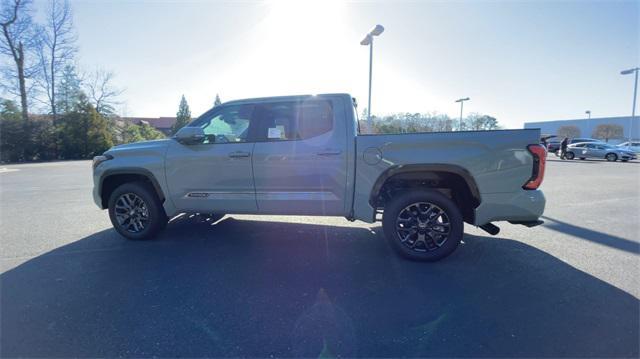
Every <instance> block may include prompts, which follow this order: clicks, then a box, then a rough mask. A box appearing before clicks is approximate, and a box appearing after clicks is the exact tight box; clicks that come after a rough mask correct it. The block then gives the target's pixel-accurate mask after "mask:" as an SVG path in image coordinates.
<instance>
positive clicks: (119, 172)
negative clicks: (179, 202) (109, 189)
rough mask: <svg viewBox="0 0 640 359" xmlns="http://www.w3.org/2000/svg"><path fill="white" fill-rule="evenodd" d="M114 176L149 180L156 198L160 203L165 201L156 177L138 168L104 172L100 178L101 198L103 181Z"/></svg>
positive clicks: (146, 170) (115, 169)
mask: <svg viewBox="0 0 640 359" xmlns="http://www.w3.org/2000/svg"><path fill="white" fill-rule="evenodd" d="M114 175H139V176H144V177H146V178H147V179H148V180H149V182H151V184H152V185H153V189H154V190H155V192H156V194H157V195H158V198H159V199H160V203H162V202H164V200H165V196H164V192H162V187H160V183H159V182H158V180H157V179H156V177H155V176H154V175H153V173H151V171H149V170H148V169H145V168H138V167H123V168H114V169H108V170H106V171H104V172H103V173H102V175H101V176H100V196H102V189H103V184H104V181H105V179H107V178H108V177H111V176H114ZM103 200H104V199H103Z"/></svg>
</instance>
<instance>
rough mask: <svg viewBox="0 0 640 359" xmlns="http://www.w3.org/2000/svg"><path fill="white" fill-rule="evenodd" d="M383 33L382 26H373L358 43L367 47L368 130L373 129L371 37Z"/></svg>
mask: <svg viewBox="0 0 640 359" xmlns="http://www.w3.org/2000/svg"><path fill="white" fill-rule="evenodd" d="M383 31H384V27H383V26H382V25H376V26H374V27H373V28H372V29H371V30H370V31H369V32H368V33H367V35H366V36H365V37H364V39H362V41H360V45H364V46H367V45H369V105H368V106H367V124H368V125H369V130H372V129H373V123H371V77H372V74H373V37H374V36H380V34H382V32H383Z"/></svg>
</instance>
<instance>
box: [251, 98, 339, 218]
mask: <svg viewBox="0 0 640 359" xmlns="http://www.w3.org/2000/svg"><path fill="white" fill-rule="evenodd" d="M340 105H341V104H340V103H338V102H337V100H334V99H332V98H331V97H309V98H303V99H299V100H296V101H290V100H276V101H270V102H266V103H260V104H256V108H255V110H254V118H256V119H257V120H258V125H257V130H256V131H257V133H256V145H255V147H254V151H253V171H254V179H255V186H256V200H257V202H258V211H259V213H264V214H299V215H340V216H343V215H346V208H345V203H346V202H345V197H346V193H347V192H346V183H347V153H346V147H347V144H346V143H347V134H346V133H347V131H346V128H345V126H344V114H343V113H342V111H340V109H342V107H341V106H340ZM339 120H342V122H340V121H339ZM340 124H342V126H341V125H340Z"/></svg>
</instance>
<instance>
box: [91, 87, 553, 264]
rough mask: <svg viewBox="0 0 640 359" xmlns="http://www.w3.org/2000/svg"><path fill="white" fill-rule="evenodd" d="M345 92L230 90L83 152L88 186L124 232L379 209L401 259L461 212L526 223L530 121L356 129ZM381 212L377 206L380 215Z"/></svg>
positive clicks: (428, 250)
mask: <svg viewBox="0 0 640 359" xmlns="http://www.w3.org/2000/svg"><path fill="white" fill-rule="evenodd" d="M357 128H358V123H357V117H356V109H355V107H354V106H353V102H352V98H351V97H350V96H349V95H348V94H328V95H318V96H288V97H272V98H261V99H248V100H239V101H232V102H228V103H225V104H223V105H220V106H216V107H214V108H213V109H211V110H210V111H208V112H206V113H205V114H203V115H202V116H200V117H199V118H198V119H196V120H195V121H193V122H192V123H191V124H189V125H188V126H187V127H184V128H182V129H181V130H180V131H178V133H177V134H176V136H175V137H174V138H172V139H166V140H159V141H149V142H141V143H135V144H129V145H123V146H117V147H114V148H112V149H110V150H109V151H107V152H105V154H104V155H103V156H98V157H96V158H95V159H94V173H93V175H94V177H93V178H94V191H93V196H94V200H95V202H96V204H97V205H98V206H99V207H100V208H108V209H109V215H110V218H111V222H112V223H113V225H114V227H115V229H116V230H117V231H118V232H119V233H120V234H122V235H123V236H125V237H127V238H131V239H143V238H149V237H152V236H153V235H154V234H156V233H157V232H158V231H159V230H160V229H162V228H163V226H164V225H165V224H166V223H167V218H168V217H171V216H174V215H176V214H178V213H182V212H199V213H215V214H219V215H220V214H225V213H226V214H241V213H245V214H281V215H315V216H343V217H346V218H347V219H348V220H356V219H358V220H362V221H365V222H370V223H372V222H374V221H376V220H380V219H382V222H383V229H384V232H385V235H386V237H387V239H388V240H389V241H390V243H391V245H392V246H393V248H395V249H396V250H397V251H398V252H399V253H400V254H402V255H404V256H405V257H408V258H411V259H418V260H437V259H440V258H443V257H445V256H447V255H449V254H450V253H452V252H453V251H454V250H455V249H456V247H457V246H458V244H459V243H460V240H461V238H462V234H463V230H464V226H463V222H467V223H470V224H473V225H476V226H480V227H481V228H483V229H484V230H485V231H487V232H489V233H491V234H497V233H498V231H499V229H498V227H497V226H495V225H493V224H492V223H491V222H493V221H510V222H511V223H515V224H523V225H526V226H535V225H538V224H540V223H542V222H541V221H539V219H538V218H539V217H540V215H542V212H543V210H544V205H545V198H544V196H543V194H542V192H541V191H539V190H538V187H539V186H540V184H541V183H542V179H543V177H544V169H545V155H546V152H545V150H544V148H543V147H542V146H540V145H539V144H538V141H539V139H540V131H539V130H537V129H529V130H500V131H478V132H471V131H469V132H445V133H414V134H398V135H358V133H357ZM380 217H381V218H380Z"/></svg>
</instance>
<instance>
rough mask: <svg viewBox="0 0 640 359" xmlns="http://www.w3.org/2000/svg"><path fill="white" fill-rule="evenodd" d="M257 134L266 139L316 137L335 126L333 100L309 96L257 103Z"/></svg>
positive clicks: (282, 139)
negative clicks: (301, 99)
mask: <svg viewBox="0 0 640 359" xmlns="http://www.w3.org/2000/svg"><path fill="white" fill-rule="evenodd" d="M255 113H256V117H257V118H259V120H260V126H259V134H258V137H259V138H261V139H266V140H267V141H291V140H303V139H307V138H312V137H316V136H319V135H322V134H324V133H327V132H329V131H331V129H332V128H333V108H332V106H331V102H330V101H326V100H310V101H301V102H277V103H269V104H263V105H257V107H256V112H255Z"/></svg>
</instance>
